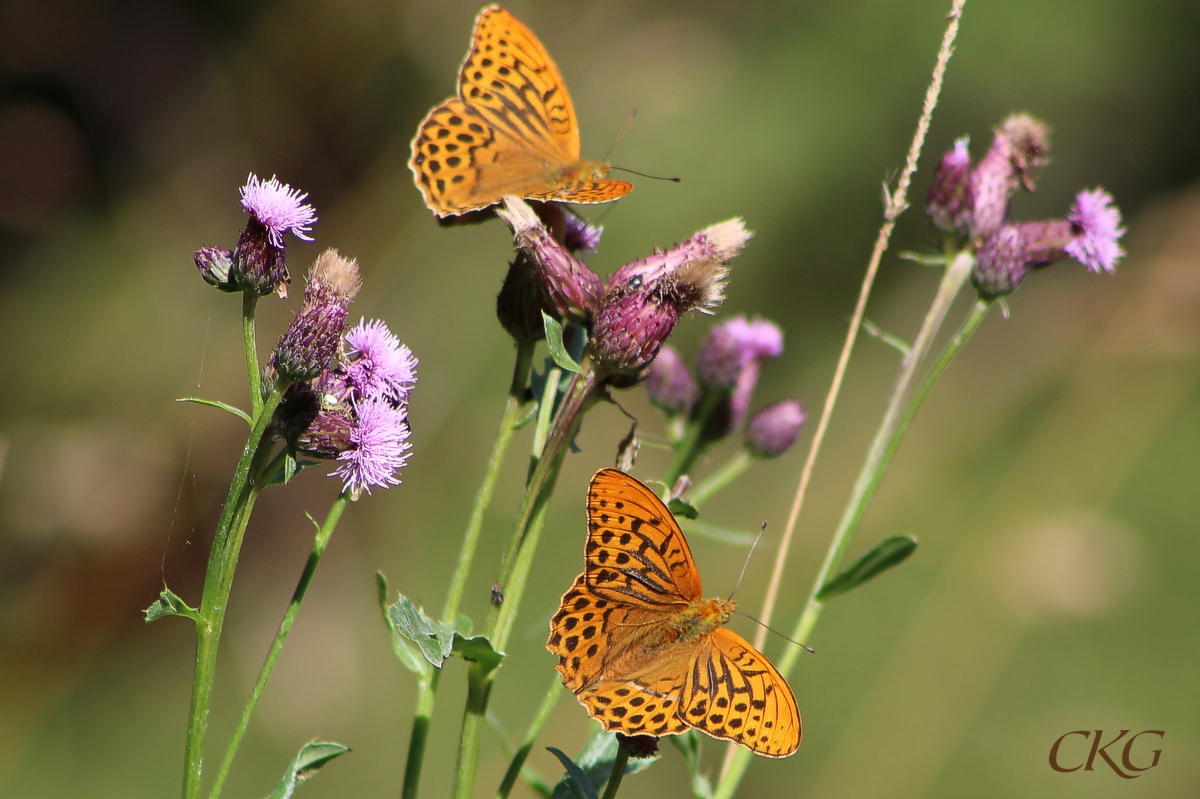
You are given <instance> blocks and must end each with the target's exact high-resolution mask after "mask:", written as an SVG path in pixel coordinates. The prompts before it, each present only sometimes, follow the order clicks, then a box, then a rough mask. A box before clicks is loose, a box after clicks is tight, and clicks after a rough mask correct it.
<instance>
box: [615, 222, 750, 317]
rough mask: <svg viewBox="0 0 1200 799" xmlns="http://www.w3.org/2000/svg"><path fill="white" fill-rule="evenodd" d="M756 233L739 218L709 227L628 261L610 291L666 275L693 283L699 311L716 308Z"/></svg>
mask: <svg viewBox="0 0 1200 799" xmlns="http://www.w3.org/2000/svg"><path fill="white" fill-rule="evenodd" d="M753 236H754V234H753V233H751V232H750V231H748V230H746V224H745V223H744V222H743V221H742V220H741V219H738V218H734V219H729V220H726V221H724V222H719V223H717V224H715V225H713V226H711V227H707V228H705V229H704V230H702V231H700V232H699V233H697V234H696V235H694V236H692V237H691V238H690V239H687V240H686V241H684V242H683V243H682V244H677V245H675V246H674V247H672V248H671V249H669V250H666V251H665V252H658V253H655V254H654V255H651V256H650V257H649V258H643V259H642V260H640V261H634V262H633V263H630V264H626V265H625V266H623V267H621V268H620V269H618V270H617V271H616V273H615V274H614V275H613V276H612V277H611V278H609V280H608V290H609V292H613V291H616V290H622V289H624V290H627V291H635V290H637V288H638V287H639V286H643V285H646V284H648V283H652V282H654V281H657V280H660V279H662V278H666V277H673V278H674V279H675V280H677V281H680V282H686V283H689V284H690V285H691V286H692V287H693V288H694V290H695V291H696V292H697V297H696V299H695V305H696V309H697V310H708V309H711V308H715V307H716V306H717V305H719V304H720V303H721V302H722V301H723V300H724V299H725V278H726V277H728V275H729V270H728V269H726V268H725V264H727V263H729V262H730V261H732V260H733V259H734V258H735V257H736V256H737V255H738V253H740V252H741V251H742V249H743V248H744V247H745V246H746V242H748V241H749V240H750V239H751V238H752V237H753Z"/></svg>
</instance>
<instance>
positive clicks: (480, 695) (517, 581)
mask: <svg viewBox="0 0 1200 799" xmlns="http://www.w3.org/2000/svg"><path fill="white" fill-rule="evenodd" d="M582 369H583V370H582V371H581V372H579V373H576V374H573V375H572V376H571V382H570V383H569V384H568V387H567V392H566V394H565V395H564V396H563V401H562V405H561V406H560V407H559V410H558V413H557V414H556V415H555V417H554V424H553V426H552V428H551V431H550V436H549V437H548V438H547V440H546V447H545V449H544V450H543V452H542V456H541V458H539V459H538V462H537V466H535V467H534V470H533V473H532V474H531V475H530V477H529V481H528V483H527V484H526V486H525V497H524V498H523V499H522V501H521V509H520V511H518V513H517V524H516V526H515V528H514V529H513V534H512V538H511V539H510V540H509V545H508V551H507V552H506V554H505V560H504V563H503V564H502V565H501V571H500V579H499V580H498V581H497V582H498V583H499V585H500V590H501V593H502V595H503V597H504V601H503V602H502V603H501V604H500V605H499V606H496V605H493V606H492V608H491V611H490V612H489V614H488V623H487V637H488V639H489V640H490V641H491V642H492V646H493V647H495V649H496V651H498V652H503V651H504V650H505V647H506V646H507V644H508V638H509V635H510V634H511V633H512V627H513V624H514V622H515V621H516V617H517V611H518V610H519V609H520V606H521V598H522V597H523V595H524V593H525V585H526V583H527V581H528V577H529V571H530V569H531V568H532V566H533V557H534V553H535V552H536V551H537V545H538V541H539V539H540V538H541V533H542V528H543V527H544V526H545V522H546V511H547V510H548V508H549V505H550V497H551V495H552V494H553V493H554V483H555V480H556V479H557V478H558V471H559V467H560V466H561V465H562V461H563V456H564V455H565V454H566V451H567V448H568V444H570V442H571V438H572V437H573V436H574V434H575V427H576V424H577V423H578V421H579V418H580V416H581V415H582V414H583V413H584V411H586V409H587V408H588V406H589V405H590V403H591V402H593V401H594V399H595V397H594V393H595V389H596V387H597V386H599V385H600V382H601V381H600V376H599V375H597V374H596V372H595V369H594V368H593V367H592V365H591V363H590V361H589V360H587V359H585V360H584V362H583V364H582ZM495 676H496V671H495V670H493V671H491V672H485V671H484V670H483V669H482V668H481V667H480V666H479V665H478V664H474V663H473V664H471V666H470V668H469V670H468V675H467V702H466V707H465V709H464V711H463V725H462V731H461V733H460V735H459V743H458V762H457V765H456V766H455V773H454V791H453V796H454V797H455V798H456V799H470V797H471V793H472V791H473V790H474V787H475V770H476V766H477V763H478V760H479V744H480V740H481V738H482V731H483V727H484V723H485V719H486V716H487V706H488V699H489V696H490V694H491V689H492V684H493V682H494V680H495Z"/></svg>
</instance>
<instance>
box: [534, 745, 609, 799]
mask: <svg viewBox="0 0 1200 799" xmlns="http://www.w3.org/2000/svg"><path fill="white" fill-rule="evenodd" d="M546 751H548V752H549V753H550V754H552V755H554V756H555V757H557V758H558V762H560V763H562V764H563V768H565V769H566V770H567V775H566V776H565V777H563V780H562V782H566V784H567V788H568V790H570V791H571V793H572V794H573V795H574V796H575V797H576V799H600V795H599V794H598V793H596V786H595V785H592V781H591V780H589V779H588V776H587V774H585V773H584V771H583V769H581V768H580V767H579V766H577V765H575V761H574V760H572V759H571V758H569V757H567V755H566V753H565V752H563V751H562V750H561V749H555V748H554V747H553V746H547V747H546ZM562 782H559V785H561V784H562ZM558 795H559V794H558V788H557V787H556V788H555V789H554V797H555V798H556V799H557V797H558Z"/></svg>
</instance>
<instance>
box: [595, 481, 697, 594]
mask: <svg viewBox="0 0 1200 799" xmlns="http://www.w3.org/2000/svg"><path fill="white" fill-rule="evenodd" d="M587 516H588V540H587V545H586V547H585V550H584V552H585V555H584V558H585V566H584V575H585V576H586V578H587V583H588V586H589V587H590V588H591V589H592V590H593V591H594V592H595V593H596V594H598V595H599V596H602V597H606V598H608V599H610V600H612V601H616V602H628V603H632V604H643V605H650V606H663V605H680V604H686V603H688V602H691V601H692V600H695V599H699V598H700V595H701V587H700V574H699V572H698V571H697V570H696V564H695V562H694V561H693V560H692V553H691V550H690V549H689V548H688V544H687V540H686V539H684V537H683V531H682V530H680V529H679V524H678V523H677V522H676V521H675V517H674V516H672V515H671V511H670V510H668V509H667V506H666V505H664V504H663V502H662V500H660V499H659V498H658V496H656V495H655V493H654V492H653V491H651V490H650V489H649V488H647V487H646V486H645V485H643V484H642V483H640V482H639V481H637V480H635V479H634V478H632V477H630V476H629V475H627V474H625V473H624V472H621V471H618V470H617V469H601V470H600V471H598V472H596V475H595V476H594V477H593V478H592V482H591V486H590V487H589V489H588V499H587Z"/></svg>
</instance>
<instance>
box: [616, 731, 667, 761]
mask: <svg viewBox="0 0 1200 799" xmlns="http://www.w3.org/2000/svg"><path fill="white" fill-rule="evenodd" d="M617 746H619V747H621V749H622V750H623V751H624V752H625V754H626V755H628V756H629V757H631V758H633V759H635V760H644V759H646V758H650V757H655V756H657V755H658V738H656V737H654V736H653V735H625V734H623V733H617Z"/></svg>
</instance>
